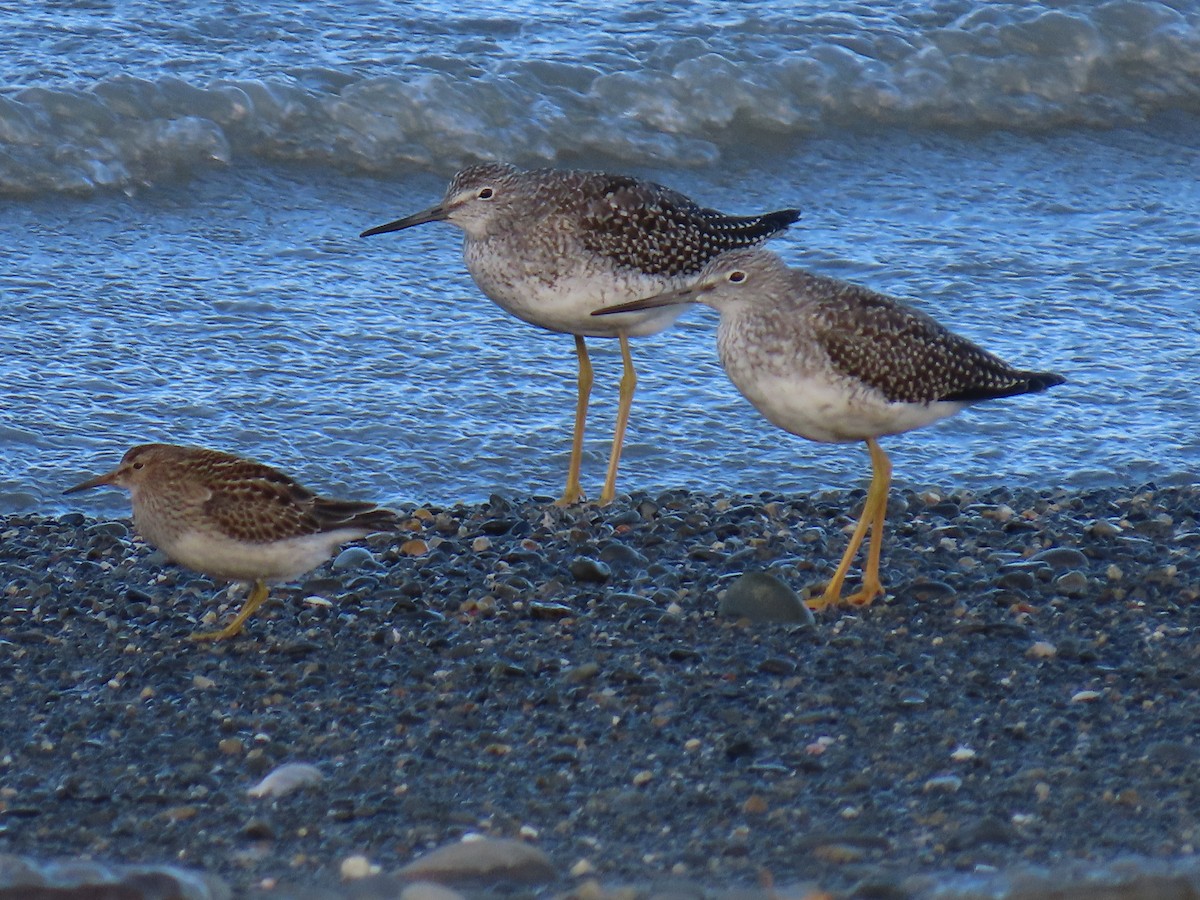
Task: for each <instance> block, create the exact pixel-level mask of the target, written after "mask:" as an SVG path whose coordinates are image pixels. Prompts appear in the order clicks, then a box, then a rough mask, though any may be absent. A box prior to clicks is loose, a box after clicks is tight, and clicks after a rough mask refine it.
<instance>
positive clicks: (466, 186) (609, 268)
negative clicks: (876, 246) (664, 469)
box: [362, 163, 800, 505]
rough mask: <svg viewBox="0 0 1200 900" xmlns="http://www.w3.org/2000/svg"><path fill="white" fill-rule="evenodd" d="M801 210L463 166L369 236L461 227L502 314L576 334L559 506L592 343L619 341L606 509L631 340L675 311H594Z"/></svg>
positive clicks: (479, 280)
mask: <svg viewBox="0 0 1200 900" xmlns="http://www.w3.org/2000/svg"><path fill="white" fill-rule="evenodd" d="M799 216H800V212H799V210H795V209H783V210H779V211H777V212H770V213H764V214H762V215H755V216H729V215H726V214H724V213H722V212H718V211H717V210H714V209H706V208H704V207H701V206H699V205H697V204H696V203H693V202H692V201H691V200H689V199H688V198H687V197H685V196H683V195H682V194H680V193H677V192H676V191H673V190H671V189H669V188H665V187H663V186H661V185H658V184H654V183H653V182H649V181H643V180H641V179H638V178H632V177H629V176H626V175H611V174H608V173H604V172H585V171H576V170H567V169H538V170H533V171H525V170H521V169H518V168H516V167H514V166H510V165H504V164H499V163H489V164H485V165H477V166H471V167H469V168H466V169H463V170H462V171H461V172H459V173H458V174H457V175H455V176H454V179H453V180H452V181H451V182H450V186H449V187H448V188H447V190H446V194H445V196H444V197H443V198H442V200H441V202H440V203H438V204H436V205H434V206H431V207H429V209H426V210H424V211H423V212H419V213H415V214H413V215H411V216H406V217H404V218H402V219H397V220H396V221H394V222H389V223H388V224H386V225H380V226H378V227H376V228H369V229H367V230H366V231H364V232H363V233H362V236H363V237H369V236H370V235H374V234H384V233H386V232H390V231H400V230H401V229H404V228H411V227H412V226H414V225H422V224H424V223H426V222H442V221H445V222H449V223H450V224H452V225H456V226H458V227H459V228H460V229H462V231H463V233H464V235H465V239H464V243H463V256H464V258H465V260H466V263H467V270H468V271H469V272H470V273H471V277H472V278H474V279H475V283H476V284H477V285H478V286H479V288H480V289H481V290H482V291H483V292H484V293H485V294H486V295H487V296H488V297H490V298H491V299H492V300H494V301H495V302H496V303H497V304H498V305H499V306H500V307H502V308H503V309H505V310H507V311H508V312H510V313H512V314H513V315H514V316H516V317H517V318H519V319H522V320H524V321H526V322H528V323H530V324H531V325H537V326H540V327H542V328H545V329H548V330H550V331H556V332H562V333H564V334H572V335H574V336H575V353H576V356H577V357H578V364H579V395H578V401H577V403H576V408H575V429H574V438H573V440H572V443H571V461H570V465H569V468H568V473H567V486H566V490H565V491H564V492H563V495H562V497H561V498H560V499H559V501H558V502H559V504H560V505H567V504H570V503H575V502H577V501H578V500H581V499H583V489H582V487H581V486H580V480H579V471H580V466H581V461H582V455H583V429H584V422H585V420H586V418H587V406H588V397H589V395H590V393H591V389H592V367H591V363H590V361H589V359H588V354H587V346H586V343H585V341H584V338H585V337H610V338H611V337H615V338H618V339H619V340H620V345H621V357H622V363H623V367H624V368H623V375H622V377H621V389H620V402H619V404H618V407H617V420H616V429H615V434H614V437H613V445H612V452H611V454H610V456H609V463H608V473H607V476H606V478H605V481H604V488H603V490H602V491H601V493H600V498H599V499H600V502H601V503H607V502H609V501H610V500H612V498H613V496H614V495H615V493H616V482H617V466H618V465H619V463H620V459H621V447H622V445H623V443H624V440H625V428H626V425H627V423H628V421H629V410H630V405H631V404H632V402H633V392H634V388H635V386H636V384H637V375H636V373H635V372H634V368H633V360H632V357H631V356H630V353H629V342H628V338H629V337H631V336H635V337H636V336H640V335H646V334H653V333H655V332H657V331H661V330H662V329H664V328H666V327H667V326H668V325H670V324H671V322H673V321H674V320H675V317H676V316H677V315H678V311H677V310H653V311H647V312H642V313H638V314H628V315H621V316H616V317H614V318H613V319H611V320H600V319H594V318H592V317H591V316H590V315H589V314H590V313H591V311H592V310H594V309H597V308H598V307H607V306H613V305H616V304H618V303H623V302H625V301H628V300H634V299H637V298H640V297H645V296H648V295H650V294H657V293H661V292H663V291H667V290H672V289H675V288H680V287H684V286H686V285H687V284H688V282H689V281H690V279H691V278H693V277H694V276H695V275H696V273H698V272H699V271H700V269H701V268H703V266H704V264H705V263H707V262H708V261H709V260H710V259H713V258H714V257H716V256H719V255H720V254H722V253H725V252H727V251H729V250H734V249H738V248H742V247H754V246H757V245H759V244H761V243H763V242H764V241H766V240H767V239H768V238H770V237H772V236H773V235H776V234H778V233H779V232H781V231H783V230H784V229H785V228H787V227H788V225H790V224H791V223H793V222H795V221H796V219H797V218H799Z"/></svg>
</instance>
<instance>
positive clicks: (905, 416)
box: [730, 372, 967, 444]
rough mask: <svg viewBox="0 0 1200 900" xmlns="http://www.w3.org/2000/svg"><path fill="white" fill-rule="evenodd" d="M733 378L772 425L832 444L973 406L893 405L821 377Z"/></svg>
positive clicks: (925, 422) (908, 427)
mask: <svg viewBox="0 0 1200 900" xmlns="http://www.w3.org/2000/svg"><path fill="white" fill-rule="evenodd" d="M730 379H731V380H732V381H733V382H734V384H735V385H736V386H737V388H738V390H740V391H741V392H742V394H743V395H745V397H746V399H747V400H749V401H750V402H751V403H752V404H754V406H755V408H756V409H757V410H758V411H759V412H760V413H762V414H763V416H765V417H766V418H767V420H768V421H770V422H771V423H772V424H774V425H777V426H779V427H780V428H782V429H784V430H785V431H789V432H791V433H792V434H795V435H799V436H800V437H804V438H808V439H809V440H810V441H821V442H823V443H829V444H839V443H846V442H849V441H864V440H866V439H867V438H875V437H882V436H884V435H889V434H901V433H902V432H905V431H911V430H913V429H914V428H920V427H922V426H923V425H928V424H929V423H931V422H936V421H937V420H938V419H943V418H945V417H946V416H951V415H953V414H954V413H956V412H958V411H959V410H961V409H962V408H963V407H964V406H966V405H967V404H965V403H953V402H940V401H939V402H936V403H889V402H887V401H886V400H884V399H882V398H881V397H880V396H879V395H878V394H877V393H875V392H874V391H871V390H869V389H862V388H859V389H855V388H853V387H851V386H849V385H848V384H846V383H840V384H839V383H837V382H830V381H828V380H825V379H821V378H813V377H803V378H785V377H779V376H773V375H769V374H764V373H762V372H758V373H756V374H755V375H754V377H753V378H739V377H736V373H734V372H731V373H730Z"/></svg>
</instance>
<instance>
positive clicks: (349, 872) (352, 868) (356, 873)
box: [340, 854, 380, 881]
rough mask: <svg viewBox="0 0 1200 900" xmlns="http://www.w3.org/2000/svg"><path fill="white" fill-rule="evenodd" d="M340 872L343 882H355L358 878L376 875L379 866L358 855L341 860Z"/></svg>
mask: <svg viewBox="0 0 1200 900" xmlns="http://www.w3.org/2000/svg"><path fill="white" fill-rule="evenodd" d="M340 871H341V875H342V880H343V881H357V880H358V879H360V878H366V877H367V876H368V875H378V874H379V871H380V870H379V866H377V865H375V864H374V863H372V862H371V861H370V860H369V859H367V858H366V857H365V856H362V855H361V854H359V855H356V856H347V857H346V858H345V859H343V860H342V865H341V869H340Z"/></svg>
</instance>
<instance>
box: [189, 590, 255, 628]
mask: <svg viewBox="0 0 1200 900" xmlns="http://www.w3.org/2000/svg"><path fill="white" fill-rule="evenodd" d="M266 599H267V585H266V583H265V582H263V581H262V580H261V579H260V580H258V581H256V582H254V589H253V590H251V591H250V596H248V597H247V598H246V602H245V603H243V604H242V608H241V610H240V611H239V612H238V614H237V616H235V617H234V620H233V621H232V622H230V623H229V624H228V625H226V626H225V627H224V628H222V629H221V630H220V631H204V632H200V631H196V632H193V633H192V634H190V635H188V637H189V638H190V639H191V640H193V641H223V640H226V639H227V638H231V637H235V636H236V635H238V634H240V633H241V631H242V626H243V625H244V624H246V620H247V619H249V618H250V617H251V616H252V615H254V611H255V610H256V609H258V608H259V607H260V606H262V605H263V601H264V600H266Z"/></svg>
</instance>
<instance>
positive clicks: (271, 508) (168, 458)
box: [63, 444, 398, 641]
mask: <svg viewBox="0 0 1200 900" xmlns="http://www.w3.org/2000/svg"><path fill="white" fill-rule="evenodd" d="M106 484H107V485H115V486H117V487H123V488H126V489H127V490H128V491H129V493H130V500H131V502H132V505H133V524H134V527H135V528H136V529H137V530H138V533H139V534H141V536H142V537H143V538H144V539H145V540H146V541H147V542H148V543H150V544H153V545H154V546H156V547H158V548H159V549H160V550H162V551H163V552H164V553H165V554H166V555H167V556H168V557H169V558H170V559H171V560H173V561H174V562H177V563H179V564H180V565H182V566H186V567H187V568H189V569H193V570H195V571H197V572H201V573H203V574H205V575H210V576H212V577H215V578H226V579H229V580H231V581H244V582H248V583H250V584H252V585H253V588H252V590H251V591H250V593H249V595H248V596H247V598H246V602H245V603H244V604H243V605H242V608H241V611H240V612H238V614H237V616H236V617H235V618H234V620H233V621H232V622H230V623H229V624H228V625H227V626H225V627H224V628H222V629H221V630H220V631H213V632H203V633H201V632H197V633H195V634H193V635H191V637H192V639H193V640H197V641H220V640H225V639H226V638H231V637H233V636H235V635H236V634H238V633H239V632H240V631H241V630H242V626H243V624H245V622H246V620H247V619H249V618H250V616H251V615H252V614H253V613H254V611H255V610H256V609H258V608H259V607H260V606H261V605H262V604H263V601H265V600H266V599H267V582H268V581H289V580H291V579H293V578H297V577H299V576H300V575H303V574H304V573H305V572H307V571H309V570H310V569H314V568H316V567H317V566H319V565H320V564H321V563H323V562H325V560H327V559H329V557H331V556H332V555H333V554H334V553H335V552H336V551H337V549H338V548H339V547H341V545H342V544H344V543H346V542H347V541H353V540H356V539H358V538H361V537H365V536H366V535H368V534H372V533H374V532H377V531H390V530H392V529H394V528H396V527H397V525H398V521H397V519H396V516H395V514H394V513H392V512H391V511H389V510H386V509H380V508H378V507H376V506H375V505H374V504H373V503H364V502H360V501H357V500H330V499H326V498H324V497H318V496H317V495H316V494H314V493H313V492H312V491H310V490H308V489H307V488H305V487H302V486H301V485H299V484H297V483H296V482H295V481H294V480H293V479H291V478H290V477H288V476H287V475H285V474H284V473H282V472H280V471H279V470H278V469H273V468H271V467H270V466H267V465H263V464H262V463H258V462H254V461H252V460H248V459H243V458H242V457H240V456H234V455H233V454H231V453H222V452H221V451H219V450H207V449H204V448H202V447H180V446H176V445H174V444H141V445H139V446H137V447H134V448H133V449H131V450H129V451H128V452H127V453H126V454H125V456H124V457H123V458H122V459H121V464H120V465H119V466H117V467H116V468H115V469H113V470H112V471H111V472H107V473H105V474H104V475H97V476H95V477H94V478H89V479H88V480H87V481H84V482H82V483H81V484H77V485H75V486H74V487H72V488H68V489H67V490H65V491H64V492H63V493H64V494H71V493H74V492H75V491H84V490H87V489H89V488H94V487H99V486H100V485H106Z"/></svg>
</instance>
